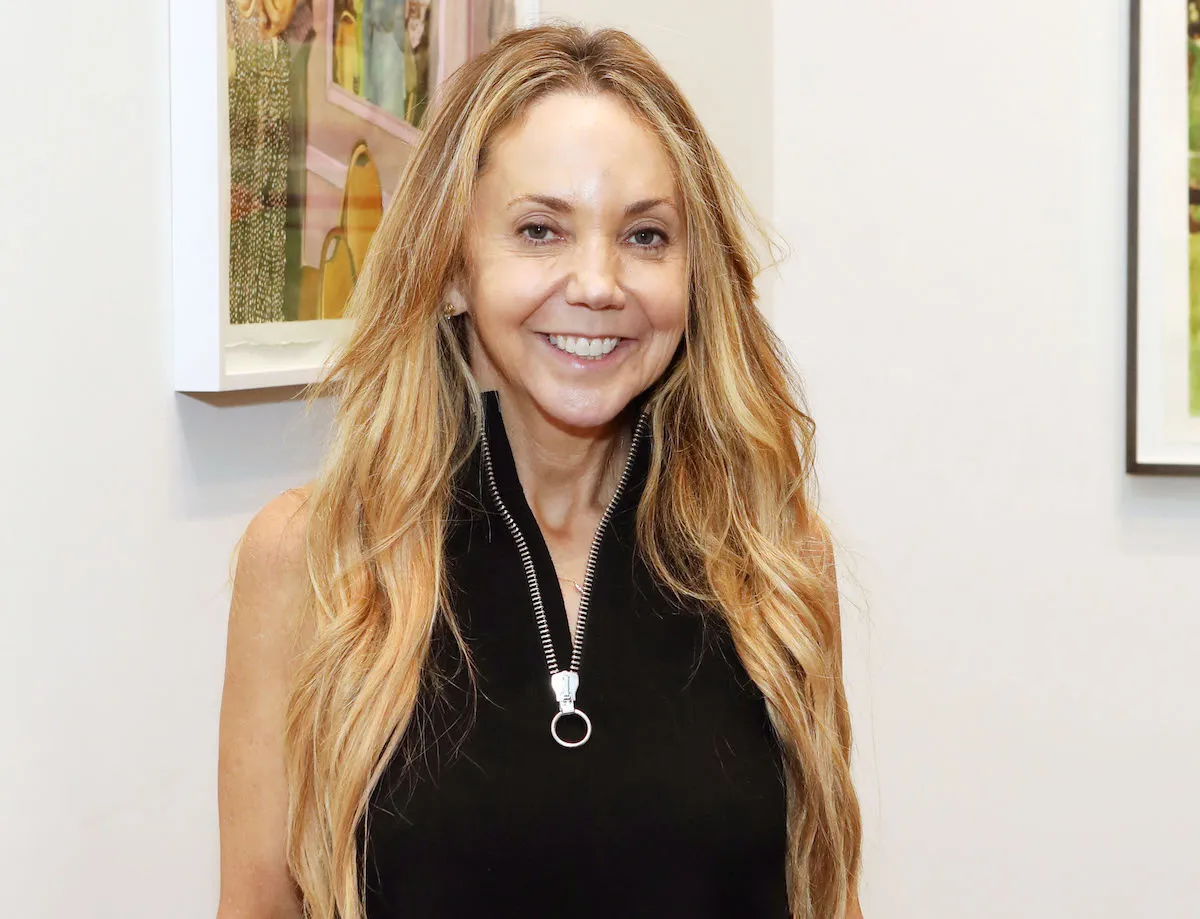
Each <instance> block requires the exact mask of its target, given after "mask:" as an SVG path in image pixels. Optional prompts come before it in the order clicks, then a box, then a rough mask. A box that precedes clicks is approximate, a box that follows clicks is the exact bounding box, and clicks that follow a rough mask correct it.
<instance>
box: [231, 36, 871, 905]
mask: <svg viewBox="0 0 1200 919" xmlns="http://www.w3.org/2000/svg"><path fill="white" fill-rule="evenodd" d="M442 98H443V102H442V103H440V105H439V108H438V111H437V112H435V113H434V117H433V119H432V121H431V123H430V125H429V127H428V129H427V131H426V133H425V135H424V136H423V138H422V140H421V142H420V144H419V145H418V146H417V148H416V149H415V151H414V153H413V157H412V159H411V161H410V162H409V164H408V166H407V168H406V170H405V173H404V175H403V177H402V178H401V181H400V184H399V187H398V189H397V192H396V194H395V196H394V199H393V201H392V202H391V205H390V207H389V209H388V212H387V214H386V215H385V217H384V220H383V223H382V224H381V226H380V228H379V231H378V234H377V235H376V237H375V241H374V242H373V244H372V246H371V249H370V252H369V254H368V256H367V260H366V264H365V266H364V270H363V274H362V275H361V277H360V278H359V282H358V285H357V287H356V289H355V292H354V295H353V301H352V305H351V309H352V312H353V315H355V316H356V318H357V322H356V331H355V334H354V337H353V338H352V340H351V341H350V343H349V344H348V346H347V348H346V350H345V352H344V354H343V355H342V356H341V358H340V361H339V363H338V365H337V367H336V368H335V369H334V371H333V375H334V376H337V377H338V380H339V383H338V386H337V397H338V399H339V410H338V416H337V426H336V436H335V439H334V441H333V443H332V446H331V449H330V451H329V455H328V458H327V461H326V463H325V465H324V468H323V469H322V471H321V474H320V476H319V477H318V479H317V480H316V481H315V482H314V483H313V484H311V485H310V486H308V487H306V488H304V489H298V490H296V491H293V492H288V493H286V494H284V495H282V496H280V497H279V498H277V499H275V500H274V501H273V502H272V503H271V504H270V505H268V506H267V507H266V508H265V509H264V510H263V511H261V512H260V513H259V514H258V515H257V516H256V517H255V519H254V521H253V522H252V523H251V525H250V527H249V528H248V530H247V533H246V535H245V537H244V540H243V544H242V548H241V554H240V558H239V562H238V569H237V576H236V579H235V584H234V597H233V605H232V611H231V617H230V633H229V646H228V664H227V673H226V683H225V695H224V700H223V706H222V728H221V765H220V805H221V824H222V829H221V856H222V858H221V865H222V877H221V880H222V885H221V913H220V915H221V916H222V917H228V919H233V917H235V916H237V917H243V916H267V915H270V916H300V915H301V903H302V902H303V904H304V907H303V908H304V909H305V910H306V912H305V913H304V915H307V916H312V917H319V919H333V917H335V916H338V917H341V919H362V917H365V919H385V917H393V916H396V917H401V916H403V917H409V916H419V917H437V919H440V917H465V916H476V917H480V916H485V917H491V916H546V915H550V914H552V913H561V914H563V915H567V916H572V917H579V916H585V917H592V916H595V917H600V916H604V917H613V916H646V915H659V916H688V917H718V916H720V917H725V916H728V917H738V919H754V917H767V916H772V917H783V916H793V917H805V919H835V917H836V919H842V917H858V916H859V915H860V913H859V910H858V906H857V898H856V896H855V888H856V883H857V876H858V870H859V849H860V835H861V833H860V824H859V814H858V805H857V801H856V797H855V794H854V789H853V787H852V785H851V781H850V774H849V751H850V725H849V721H848V717H847V713H846V704H845V698H844V693H843V687H842V676H841V664H840V638H839V624H838V612H837V592H836V585H835V580H834V574H833V567H832V553H831V551H830V549H829V542H828V539H827V535H826V531H825V529H824V527H823V525H822V523H821V521H820V519H819V517H818V515H817V512H816V509H815V508H814V507H813V506H812V504H811V502H810V493H811V490H812V463H811V452H810V451H811V444H812V436H813V427H812V423H811V421H810V419H809V418H808V417H807V416H806V415H805V413H804V412H803V411H802V409H801V407H800V400H799V396H798V394H797V389H796V386H795V383H794V380H793V377H792V375H791V373H790V371H789V370H788V367H787V364H786V361H785V359H784V357H783V352H782V349H781V348H780V346H779V343H778V342H777V340H776V339H775V337H774V336H773V335H772V333H771V331H770V330H769V328H768V326H767V325H766V323H765V322H764V320H763V318H762V316H761V315H760V314H759V312H758V310H757V308H756V306H755V300H756V294H755V290H754V282H753V278H754V274H755V267H756V266H755V263H754V260H753V256H752V254H751V251H750V248H749V245H748V242H747V238H746V236H745V232H744V229H743V225H742V221H743V217H744V216H746V215H747V213H748V212H747V210H746V207H745V205H744V203H743V199H742V197H741V194H740V193H739V191H738V190H737V187H736V185H735V183H734V182H733V180H732V178H731V176H730V174H729V172H728V170H727V168H726V166H725V165H724V163H723V161H722V160H721V159H720V157H719V156H718V154H717V153H716V151H715V150H714V148H713V146H712V144H711V142H710V141H709V140H708V138H707V136H706V135H705V133H704V131H703V129H702V128H701V126H700V124H699V123H698V121H697V119H696V116H695V114H694V113H693V111H692V110H691V108H690V107H689V105H688V104H687V102H686V101H685V100H684V99H683V97H682V96H681V94H680V92H679V90H678V88H677V87H676V86H675V85H674V84H673V83H672V82H671V81H670V79H669V78H668V77H667V76H666V75H665V74H664V73H663V72H662V70H661V69H660V67H659V65H658V64H657V62H655V61H654V59H653V58H652V57H651V56H650V55H649V54H648V53H647V52H646V50H645V49H644V48H642V47H641V46H640V45H639V44H637V43H636V42H635V41H633V40H632V39H631V38H629V37H628V36H627V35H625V34H623V33H621V32H616V31H600V32H595V33H587V32H584V31H582V30H579V29H574V28H558V27H540V28H536V29H530V30H524V31H518V32H514V33H510V34H509V35H507V36H505V37H504V38H503V39H502V40H501V41H500V42H499V43H498V44H497V45H496V46H495V47H494V48H492V49H491V50H489V51H488V52H487V53H485V54H483V55H481V56H480V57H478V58H476V59H474V60H472V61H471V62H469V63H468V64H466V65H465V66H464V67H463V68H462V69H461V70H460V71H459V72H458V73H457V74H456V75H455V76H454V77H453V78H452V80H451V81H450V83H449V84H448V85H447V86H446V88H445V94H444V96H443V97H442ZM332 387H333V384H332V383H327V384H326V388H332ZM585 636H586V642H585V641H584V639H585ZM585 649H586V653H585Z"/></svg>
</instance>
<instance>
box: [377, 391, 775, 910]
mask: <svg viewBox="0 0 1200 919" xmlns="http://www.w3.org/2000/svg"><path fill="white" fill-rule="evenodd" d="M484 408H485V422H484V423H485V428H486V431H487V441H488V444H489V452H490V458H491V466H492V470H493V473H494V477H495V485H496V489H497V491H498V492H499V494H500V496H501V501H502V503H503V505H504V507H505V508H507V511H508V513H509V515H510V516H511V517H512V519H513V521H514V522H515V523H516V525H517V527H518V528H519V530H520V531H521V533H522V534H523V536H524V540H525V543H526V545H527V548H528V552H529V556H530V559H531V561H532V565H533V569H534V571H535V573H536V578H537V582H538V584H539V586H540V590H541V595H542V598H543V602H544V604H545V613H546V618H547V620H548V624H549V627H550V637H551V640H552V641H553V645H554V648H555V652H556V654H557V658H558V662H559V666H560V667H564V668H565V667H566V666H567V662H569V661H570V659H571V636H570V630H569V627H568V625H567V618H566V611H565V609H564V606H563V602H562V596H561V593H560V587H559V582H558V580H557V578H556V572H555V570H554V566H553V563H552V561H551V558H550V554H549V551H548V550H547V548H546V545H545V542H544V541H543V539H542V536H541V532H540V530H539V528H538V525H537V522H536V520H535V518H534V516H533V513H532V512H531V510H530V509H529V506H528V504H527V503H526V501H525V496H524V492H523V490H522V488H521V483H520V480H519V479H518V477H517V471H516V466H515V465H514V463H513V458H512V453H511V450H510V447H509V443H508V439H507V437H506V436H505V431H504V425H503V421H502V418H501V415H500V406H499V401H498V397H497V394H496V392H495V391H489V392H487V393H485V394H484ZM649 454H650V443H649V432H648V426H646V429H644V435H643V437H642V439H641V440H640V442H639V443H638V444H637V446H636V449H634V450H633V451H631V454H630V458H629V460H628V461H627V463H628V465H627V469H626V473H627V479H626V484H625V486H624V489H623V490H622V491H621V492H620V493H619V495H618V497H617V498H616V499H615V502H614V505H613V507H612V513H611V515H610V517H609V519H608V522H607V524H606V525H605V526H604V528H603V531H602V535H601V541H600V543H599V549H598V553H597V555H596V564H595V567H594V571H593V578H592V583H591V586H590V594H589V601H590V602H589V607H588V615H587V618H586V627H585V629H584V643H583V649H584V651H583V655H582V661H581V665H580V667H579V675H580V678H579V689H578V696H577V699H576V703H577V705H578V707H579V708H580V709H582V710H584V711H585V712H586V713H587V714H588V716H589V717H590V718H591V721H592V724H593V732H592V735H591V737H590V738H589V740H588V741H587V743H586V744H584V745H582V746H579V747H575V748H566V747H563V746H560V745H559V744H558V743H556V742H555V741H554V739H553V738H552V737H551V734H550V720H551V718H552V717H553V716H554V714H555V713H556V712H557V711H558V703H557V702H556V701H555V698H554V694H553V692H552V690H551V687H550V679H549V670H548V667H547V663H546V658H545V655H544V652H543V648H542V644H541V640H540V638H539V634H538V628H537V623H536V619H535V616H534V612H533V604H532V601H531V598H530V590H529V586H528V582H527V579H526V570H525V568H524V566H523V563H522V558H521V555H520V554H519V551H518V547H517V544H516V542H515V538H514V536H513V534H512V533H511V531H510V529H509V528H508V525H507V522H506V521H505V519H504V518H503V517H502V516H501V513H500V512H499V509H498V508H497V506H496V504H495V502H494V500H493V496H492V491H491V485H490V483H489V481H488V478H487V475H486V469H485V466H484V463H483V460H482V456H481V449H480V448H478V447H477V448H476V450H475V453H474V456H473V457H472V459H471V461H470V462H469V463H468V464H467V465H466V466H465V467H464V469H463V470H462V473H461V475H460V478H459V483H458V484H459V486H460V487H459V496H458V500H457V502H456V505H455V509H454V519H452V520H451V521H450V527H449V531H448V536H447V544H446V545H447V555H448V560H449V565H450V573H451V584H452V591H453V601H454V606H453V609H454V612H455V615H456V617H457V620H458V622H459V623H460V625H461V628H462V631H463V633H464V635H465V637H466V640H467V642H468V646H469V648H470V651H471V655H472V658H473V661H474V664H475V666H476V671H477V673H476V680H477V690H478V691H477V693H475V694H472V693H471V692H470V689H469V687H470V683H469V681H468V679H467V677H466V674H465V672H463V671H462V669H461V667H460V664H461V661H460V659H459V658H460V655H459V654H458V651H457V647H456V645H455V642H454V640H453V639H452V638H451V637H450V636H449V635H448V634H446V633H445V631H444V630H443V631H439V632H438V633H437V634H435V640H434V651H433V661H432V663H433V665H434V666H433V668H431V673H432V672H433V671H436V672H437V675H433V676H431V677H430V679H429V681H428V683H427V686H426V687H425V690H424V691H423V695H422V699H421V700H420V701H419V702H418V706H417V714H416V715H415V717H414V722H413V725H412V726H411V727H410V729H409V731H408V732H407V733H406V735H405V737H404V738H403V739H402V742H401V748H400V750H399V751H398V752H397V754H396V756H395V757H394V758H393V760H392V761H391V762H390V763H389V765H388V768H387V770H386V771H385V773H384V775H383V776H382V778H381V780H380V782H379V783H378V785H377V786H376V788H375V790H374V792H373V794H372V797H371V801H370V804H369V807H368V810H367V817H366V821H365V825H363V826H360V828H359V836H358V841H359V856H360V865H361V867H362V868H363V871H364V880H365V886H364V890H363V892H364V897H365V901H366V906H367V913H366V919H489V917H522V919H540V917H548V916H553V915H561V916H563V917H570V919H591V917H595V919H600V917H604V919H615V917H642V916H652V917H655V919H667V917H676V916H678V917H685V916H686V917H688V919H716V917H723V919H724V917H728V919H760V917H762V919H768V917H769V919H786V917H787V915H788V910H787V897H786V888H785V868H784V866H785V853H786V823H785V816H786V813H785V808H786V804H785V787H784V780H783V773H782V767H781V761H780V750H779V747H778V744H777V741H776V739H775V735H774V733H773V731H772V729H771V727H770V724H769V722H768V720H767V715H766V708H765V705H764V702H763V699H762V696H761V694H760V693H759V691H758V689H757V687H756V686H755V685H754V684H753V682H752V681H751V680H750V678H749V676H748V675H747V674H746V671H745V669H744V668H743V667H742V665H741V663H740V661H739V660H738V657H737V655H736V653H735V652H734V649H733V645H732V642H731V639H730V637H729V635H728V632H727V629H726V627H725V626H724V624H723V622H722V621H721V620H720V619H719V617H717V616H716V615H713V614H710V613H704V612H702V611H698V610H696V609H691V608H687V607H686V606H684V605H682V604H680V603H678V601H672V599H670V598H668V596H667V595H666V594H665V592H664V591H662V590H661V589H660V588H659V587H658V586H657V584H656V581H655V579H654V577H653V576H652V574H651V573H650V570H649V569H648V567H647V565H646V564H645V562H644V561H643V559H642V557H641V555H640V554H639V552H638V551H637V548H636V544H635V539H634V520H635V513H636V510H637V502H638V498H639V496H640V494H641V491H642V486H643V484H644V478H645V473H646V469H647V467H648V459H649ZM456 670H457V672H456ZM435 684H436V686H435ZM568 722H577V719H576V718H573V717H567V718H565V719H564V722H563V724H564V728H565V726H566V725H567V723H568ZM563 733H564V734H568V733H569V732H568V731H567V730H565V729H564V731H563ZM405 763H407V764H408V765H407V767H405V765H404V764H405Z"/></svg>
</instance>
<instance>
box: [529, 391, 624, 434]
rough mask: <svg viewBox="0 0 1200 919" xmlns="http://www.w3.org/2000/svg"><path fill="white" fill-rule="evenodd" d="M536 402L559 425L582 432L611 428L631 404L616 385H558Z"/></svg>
mask: <svg viewBox="0 0 1200 919" xmlns="http://www.w3.org/2000/svg"><path fill="white" fill-rule="evenodd" d="M536 401H537V402H538V405H539V407H540V408H541V410H542V412H543V413H544V414H545V415H546V416H547V417H549V418H552V419H554V421H555V423H556V424H558V425H559V426H560V427H563V428H570V429H573V430H581V431H588V430H596V429H600V428H606V427H608V426H609V425H611V424H612V422H613V421H614V420H615V419H616V418H618V417H619V416H620V414H621V412H622V411H624V409H625V407H626V406H627V405H628V404H629V400H628V399H625V398H622V396H621V394H620V392H619V391H618V389H617V388H615V387H613V386H608V387H595V388H593V387H583V386H570V387H564V386H558V387H553V388H552V390H551V391H550V392H547V393H546V396H545V398H539V399H537V400H536Z"/></svg>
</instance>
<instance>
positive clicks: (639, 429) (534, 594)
mask: <svg viewBox="0 0 1200 919" xmlns="http://www.w3.org/2000/svg"><path fill="white" fill-rule="evenodd" d="M645 427H646V416H645V414H640V415H639V416H638V420H637V426H636V427H635V428H634V432H633V441H632V442H631V443H630V445H629V455H628V456H627V457H626V458H625V468H624V469H623V470H621V478H620V480H619V481H618V482H617V490H616V491H615V492H613V496H612V497H611V498H610V499H609V501H608V506H607V507H605V508H604V516H602V517H601V518H600V523H599V525H598V526H597V527H596V533H595V535H594V536H593V537H592V546H591V549H590V550H589V551H588V561H587V568H586V570H585V572H584V576H583V590H582V592H581V593H580V595H579V613H578V616H577V619H576V623H575V640H574V641H573V642H572V644H571V665H570V668H569V669H571V670H572V671H574V672H576V673H578V672H579V665H580V663H581V662H582V660H583V637H584V631H585V628H586V626H587V612H588V600H589V599H590V597H591V593H592V578H593V576H594V575H595V573H596V559H597V556H598V555H599V553H600V540H601V538H602V537H603V535H604V530H605V528H606V527H607V525H608V521H609V519H610V518H611V517H612V514H613V511H614V510H615V508H616V506H617V501H619V500H620V498H621V495H622V494H623V493H624V492H625V486H626V484H627V483H628V481H629V472H630V470H631V469H632V468H633V458H634V456H635V455H636V453H637V448H638V444H639V443H640V441H641V439H642V434H643V432H644V431H645ZM481 442H482V447H483V465H484V469H486V471H487V479H488V487H489V489H490V491H491V493H492V500H493V501H495V502H496V507H497V508H499V510H500V516H501V517H503V518H504V523H505V525H506V526H507V527H508V531H509V532H510V533H512V537H513V541H514V542H516V544H517V551H518V552H519V553H520V555H521V564H522V566H523V567H524V568H525V580H526V582H527V583H528V585H529V596H530V599H532V600H533V613H534V616H535V617H536V618H537V627H538V635H539V637H540V638H541V642H542V651H543V652H544V653H545V655H546V666H547V667H549V668H550V673H551V674H554V673H557V672H558V657H557V655H556V654H555V653H554V641H553V639H552V638H551V637H550V623H549V621H548V620H547V618H546V609H545V607H544V605H543V603H542V590H541V588H540V587H539V586H538V580H537V571H536V570H535V569H534V567H533V556H532V555H531V554H530V552H529V546H528V544H527V543H526V542H525V536H524V534H522V533H521V528H520V527H519V526H517V521H516V520H514V519H513V516H512V514H510V513H509V511H508V508H507V507H506V506H505V504H504V501H503V500H502V499H501V497H500V489H499V488H498V487H497V486H496V473H495V470H494V469H493V468H492V452H491V449H490V448H489V446H488V439H487V429H486V427H485V428H484V430H483V431H482V435H481Z"/></svg>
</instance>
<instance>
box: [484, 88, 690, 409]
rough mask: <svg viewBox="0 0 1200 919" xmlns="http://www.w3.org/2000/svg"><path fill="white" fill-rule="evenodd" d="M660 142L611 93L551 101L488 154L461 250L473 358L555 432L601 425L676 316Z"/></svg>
mask: <svg viewBox="0 0 1200 919" xmlns="http://www.w3.org/2000/svg"><path fill="white" fill-rule="evenodd" d="M681 207H682V204H681V202H680V201H679V199H678V195H677V191H676V188H675V181H674V178H673V176H672V173H671V164H670V161H669V160H668V158H667V155H666V153H665V151H664V150H663V148H662V145H661V144H660V143H659V141H658V139H657V138H656V137H655V136H654V135H653V134H652V133H651V132H650V131H649V130H648V129H647V128H645V127H644V126H643V125H642V124H641V123H640V122H639V121H638V120H637V119H636V118H635V117H634V116H633V115H632V114H631V113H630V111H629V110H628V109H627V108H626V107H625V105H624V104H623V103H622V102H620V101H619V100H618V99H616V98H615V97H613V96H610V95H603V94H602V95H589V96H581V95H576V94H574V93H558V94H554V95H551V96H547V97H545V98H544V99H541V100H540V101H538V102H537V103H535V104H534V105H533V106H531V108H530V109H529V111H528V113H527V115H526V117H525V119H524V120H523V121H521V122H520V123H519V124H516V125H514V126H512V127H510V128H509V129H508V130H507V131H505V132H503V133H501V134H500V135H499V136H498V138H497V139H496V141H495V143H494V144H493V145H492V147H491V148H490V150H489V153H488V162H487V168H486V170H485V172H484V173H483V175H482V176H481V180H480V183H479V185H478V188H477V193H476V197H475V200H474V202H473V203H472V221H471V228H470V231H469V239H468V245H469V246H470V251H471V264H472V275H471V277H470V278H469V279H468V284H467V289H466V290H465V291H464V294H465V297H466V301H467V306H468V310H469V312H470V314H471V364H472V369H473V370H474V372H475V374H476V376H477V378H478V379H479V380H480V382H481V384H482V385H484V386H485V388H491V387H492V386H495V387H497V388H500V389H502V390H504V391H505V392H506V393H508V394H511V395H515V396H518V397H521V398H527V399H528V400H530V401H531V402H532V403H533V404H534V405H535V406H536V407H537V408H538V409H539V410H540V411H541V413H542V414H543V415H544V416H545V417H547V418H548V419H551V420H553V421H555V422H556V423H557V424H559V425H560V426H563V427H568V428H595V427H599V426H602V425H605V424H607V423H609V422H611V421H612V420H613V419H614V418H616V417H617V415H618V414H619V413H620V412H621V411H622V409H624V408H625V406H627V405H628V404H629V402H630V400H631V399H633V398H634V397H635V396H637V395H638V394H640V393H641V392H642V391H644V390H645V389H647V388H648V387H649V386H651V385H652V384H653V383H654V382H655V381H656V380H657V379H658V378H659V377H660V376H661V375H662V373H663V371H664V370H665V369H666V367H667V365H668V363H669V362H670V360H671V357H672V355H673V354H674V353H675V349H676V347H677V346H678V344H679V340H680V338H681V336H682V335H683V330H684V324H685V322H686V321H687V304H688V278H687V264H686V263H687V259H686V252H687V241H686V239H685V237H684V233H685V228H684V222H683V215H682V213H681Z"/></svg>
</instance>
